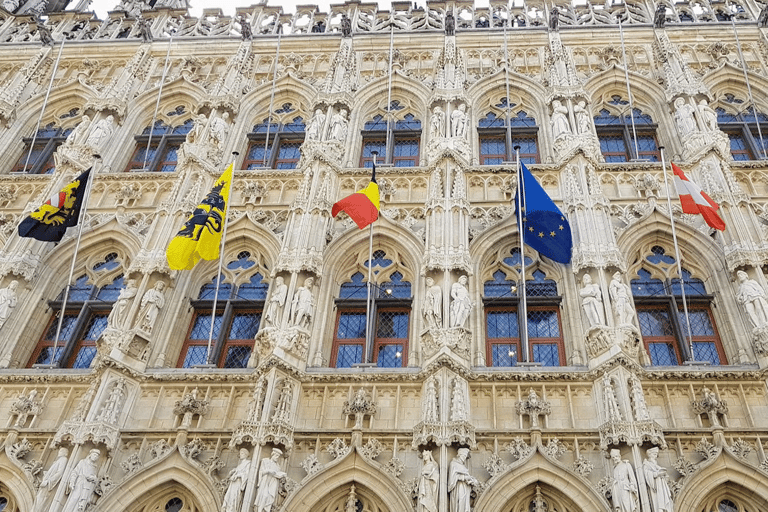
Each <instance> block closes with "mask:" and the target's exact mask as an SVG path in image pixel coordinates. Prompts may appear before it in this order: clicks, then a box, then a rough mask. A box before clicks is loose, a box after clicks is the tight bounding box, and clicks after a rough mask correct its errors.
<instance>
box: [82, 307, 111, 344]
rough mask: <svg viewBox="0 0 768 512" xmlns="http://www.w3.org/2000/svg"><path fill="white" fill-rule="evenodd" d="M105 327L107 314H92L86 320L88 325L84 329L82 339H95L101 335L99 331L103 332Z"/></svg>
mask: <svg viewBox="0 0 768 512" xmlns="http://www.w3.org/2000/svg"><path fill="white" fill-rule="evenodd" d="M106 327H107V314H106V313H105V314H101V315H93V316H92V317H91V319H90V321H89V322H88V327H86V329H85V334H84V335H83V339H84V340H88V341H96V340H97V339H99V336H101V333H102V332H104V329H105V328H106Z"/></svg>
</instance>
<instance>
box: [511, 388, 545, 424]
mask: <svg viewBox="0 0 768 512" xmlns="http://www.w3.org/2000/svg"><path fill="white" fill-rule="evenodd" d="M515 410H517V414H519V415H520V416H523V415H527V416H528V417H529V418H530V420H531V428H538V427H539V416H541V415H544V416H547V415H549V414H550V413H551V412H552V407H551V405H550V403H549V402H548V401H546V400H542V399H541V398H539V395H538V394H536V390H535V389H533V388H531V389H530V390H529V391H528V398H526V399H525V400H522V401H518V402H517V403H516V404H515Z"/></svg>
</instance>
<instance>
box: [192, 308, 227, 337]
mask: <svg viewBox="0 0 768 512" xmlns="http://www.w3.org/2000/svg"><path fill="white" fill-rule="evenodd" d="M222 319H223V315H222V314H220V313H219V314H217V315H216V322H215V323H214V325H213V338H214V339H215V338H216V337H217V336H218V335H219V332H220V331H221V322H222ZM210 332H211V314H210V313H200V314H198V315H197V317H196V318H195V325H194V326H193V327H192V332H191V333H190V334H189V339H191V340H207V339H208V338H209V336H210Z"/></svg>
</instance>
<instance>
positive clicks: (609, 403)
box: [603, 373, 621, 421]
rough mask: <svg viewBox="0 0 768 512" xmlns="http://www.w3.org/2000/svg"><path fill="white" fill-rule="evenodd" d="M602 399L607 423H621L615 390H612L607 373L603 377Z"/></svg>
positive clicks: (611, 381)
mask: <svg viewBox="0 0 768 512" xmlns="http://www.w3.org/2000/svg"><path fill="white" fill-rule="evenodd" d="M603 398H604V402H605V413H606V416H607V417H608V418H607V419H608V421H621V410H620V409H619V402H618V401H617V400H616V390H615V389H613V379H611V376H610V375H608V374H607V373H606V374H605V375H603Z"/></svg>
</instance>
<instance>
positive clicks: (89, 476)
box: [61, 448, 101, 512]
mask: <svg viewBox="0 0 768 512" xmlns="http://www.w3.org/2000/svg"><path fill="white" fill-rule="evenodd" d="M100 456H101V451H99V450H97V449H96V448H94V449H93V450H91V451H90V452H88V456H87V457H86V458H84V459H83V460H81V461H80V462H78V463H77V466H75V469H74V470H72V473H70V474H69V481H67V489H66V493H67V494H68V495H69V498H68V499H67V502H66V503H65V504H64V508H63V509H61V512H83V511H84V510H86V509H87V508H88V507H89V505H90V502H91V499H92V498H93V493H94V491H95V490H96V486H97V485H98V483H99V475H98V471H99V468H98V467H97V466H96V463H97V462H98V461H99V457H100Z"/></svg>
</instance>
